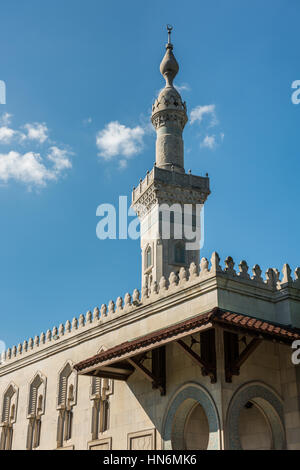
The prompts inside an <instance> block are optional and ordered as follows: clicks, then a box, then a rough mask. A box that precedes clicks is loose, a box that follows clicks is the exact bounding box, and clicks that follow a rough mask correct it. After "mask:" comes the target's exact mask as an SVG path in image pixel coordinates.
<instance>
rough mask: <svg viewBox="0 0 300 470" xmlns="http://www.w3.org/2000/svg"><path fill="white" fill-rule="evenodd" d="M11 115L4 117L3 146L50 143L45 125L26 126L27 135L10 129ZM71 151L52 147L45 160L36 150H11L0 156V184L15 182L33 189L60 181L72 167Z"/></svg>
mask: <svg viewBox="0 0 300 470" xmlns="http://www.w3.org/2000/svg"><path fill="white" fill-rule="evenodd" d="M10 121H11V114H9V113H4V114H3V115H2V116H1V117H0V124H1V123H2V126H1V127H0V144H2V145H3V144H6V145H7V144H10V143H11V141H12V140H13V141H14V144H15V145H17V144H19V146H20V144H22V147H23V145H24V143H29V142H30V143H31V145H33V144H34V143H35V144H37V143H44V142H45V141H46V140H47V139H48V128H47V126H46V124H44V123H33V124H25V126H23V128H24V129H26V130H27V132H26V134H25V133H23V132H21V131H20V130H15V129H11V128H10V127H8V126H9V124H10ZM72 154H73V153H72V152H70V151H69V150H65V149H62V148H59V147H57V146H52V147H50V148H49V149H48V152H47V153H45V154H44V157H42V156H41V154H40V152H35V151H34V150H33V149H32V148H31V149H30V150H28V151H24V150H21V151H20V150H19V149H18V147H17V149H9V150H8V151H5V152H2V153H0V182H4V183H6V182H8V181H10V180H15V181H19V182H23V183H25V184H27V185H29V186H38V187H42V186H45V185H46V183H47V182H48V181H51V180H57V179H58V177H59V176H60V175H61V173H62V172H63V171H64V170H67V169H69V168H71V167H72V163H71V160H70V156H71V155H72Z"/></svg>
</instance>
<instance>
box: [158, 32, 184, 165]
mask: <svg viewBox="0 0 300 470" xmlns="http://www.w3.org/2000/svg"><path fill="white" fill-rule="evenodd" d="M167 29H168V43H167V44H166V53H165V56H164V58H163V60H162V62H161V64H160V72H161V74H162V75H163V77H164V79H165V80H166V86H165V88H163V90H162V91H161V92H160V94H159V96H158V98H157V99H156V100H155V102H154V104H153V106H152V116H151V121H152V124H153V126H154V128H155V130H156V136H157V137H156V158H155V160H156V166H158V167H159V168H164V169H167V170H171V169H174V171H177V172H180V173H184V156H183V140H182V131H183V129H184V126H185V125H186V123H187V120H188V117H187V113H186V104H185V102H183V101H182V99H181V96H180V94H179V93H178V91H177V90H176V89H175V88H174V86H173V80H174V78H175V76H176V75H177V73H178V70H179V65H178V63H177V60H176V59H175V57H174V54H173V45H172V44H171V38H170V37H171V30H172V27H171V26H169V25H168V26H167Z"/></svg>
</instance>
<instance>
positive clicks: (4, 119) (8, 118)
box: [0, 113, 12, 126]
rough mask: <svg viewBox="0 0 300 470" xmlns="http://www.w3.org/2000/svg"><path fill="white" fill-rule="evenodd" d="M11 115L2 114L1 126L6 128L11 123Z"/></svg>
mask: <svg viewBox="0 0 300 470" xmlns="http://www.w3.org/2000/svg"><path fill="white" fill-rule="evenodd" d="M11 118H12V114H9V113H3V114H2V116H1V118H0V124H2V125H3V126H8V125H9V124H10V123H11Z"/></svg>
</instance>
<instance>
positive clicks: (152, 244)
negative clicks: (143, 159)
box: [132, 26, 210, 291]
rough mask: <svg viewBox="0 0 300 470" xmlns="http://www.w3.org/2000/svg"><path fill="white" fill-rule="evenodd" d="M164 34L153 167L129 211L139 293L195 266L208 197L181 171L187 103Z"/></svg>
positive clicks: (205, 183) (204, 180) (199, 181)
mask: <svg viewBox="0 0 300 470" xmlns="http://www.w3.org/2000/svg"><path fill="white" fill-rule="evenodd" d="M167 29H168V43H167V44H166V53H165V55H164V58H163V60H162V62H161V64H160V72H161V74H162V75H163V77H164V79H165V81H166V85H165V87H164V88H163V89H162V91H161V92H160V94H159V96H158V98H157V99H156V100H155V102H154V104H153V106H152V116H151V121H152V124H153V126H154V128H155V131H156V155H155V164H154V167H153V169H152V170H151V171H150V172H149V171H148V172H147V175H146V177H145V178H144V180H143V179H141V180H140V183H139V185H138V186H137V188H133V192H132V207H133V208H134V210H135V211H136V213H137V214H138V217H139V219H140V224H141V250H142V288H143V291H145V290H147V289H149V288H150V289H152V288H154V286H153V284H154V283H159V281H160V279H161V277H162V276H164V277H165V278H166V280H168V278H169V276H170V273H171V272H175V274H177V273H178V272H179V270H180V268H181V267H188V266H189V265H190V263H191V262H194V263H195V264H196V266H198V264H199V256H200V241H199V239H198V238H197V237H196V241H195V242H192V238H191V237H192V236H193V233H194V232H195V233H196V229H198V235H199V226H198V227H197V224H198V225H199V217H197V215H199V214H198V212H199V207H200V208H201V207H202V206H203V204H204V202H205V201H206V199H207V196H208V195H209V194H210V190H209V179H208V177H207V176H206V177H202V176H195V175H192V174H191V172H189V173H188V174H187V173H185V170H184V146H183V139H182V132H183V129H184V126H185V125H186V123H187V120H188V117H187V112H186V104H185V102H183V101H182V99H181V96H180V94H179V93H178V91H177V90H176V89H175V88H174V85H173V80H174V78H175V76H176V75H177V73H178V70H179V66H178V63H177V61H176V59H175V57H174V54H173V45H172V44H171V30H172V27H170V26H167ZM197 221H198V222H197Z"/></svg>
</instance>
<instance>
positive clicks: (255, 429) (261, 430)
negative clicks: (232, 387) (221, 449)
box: [239, 401, 273, 450]
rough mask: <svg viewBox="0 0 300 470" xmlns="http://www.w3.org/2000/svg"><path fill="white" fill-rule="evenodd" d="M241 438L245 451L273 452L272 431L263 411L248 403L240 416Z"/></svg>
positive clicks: (250, 402)
mask: <svg viewBox="0 0 300 470" xmlns="http://www.w3.org/2000/svg"><path fill="white" fill-rule="evenodd" d="M239 437H240V442H241V447H242V449H243V450H271V449H272V446H273V442H272V429H271V426H270V423H269V420H268V418H267V416H266V415H265V413H264V412H263V410H262V409H261V408H260V407H259V406H258V405H256V404H255V402H252V401H248V402H247V403H246V404H245V406H244V407H243V408H242V409H241V412H240V416H239Z"/></svg>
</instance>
